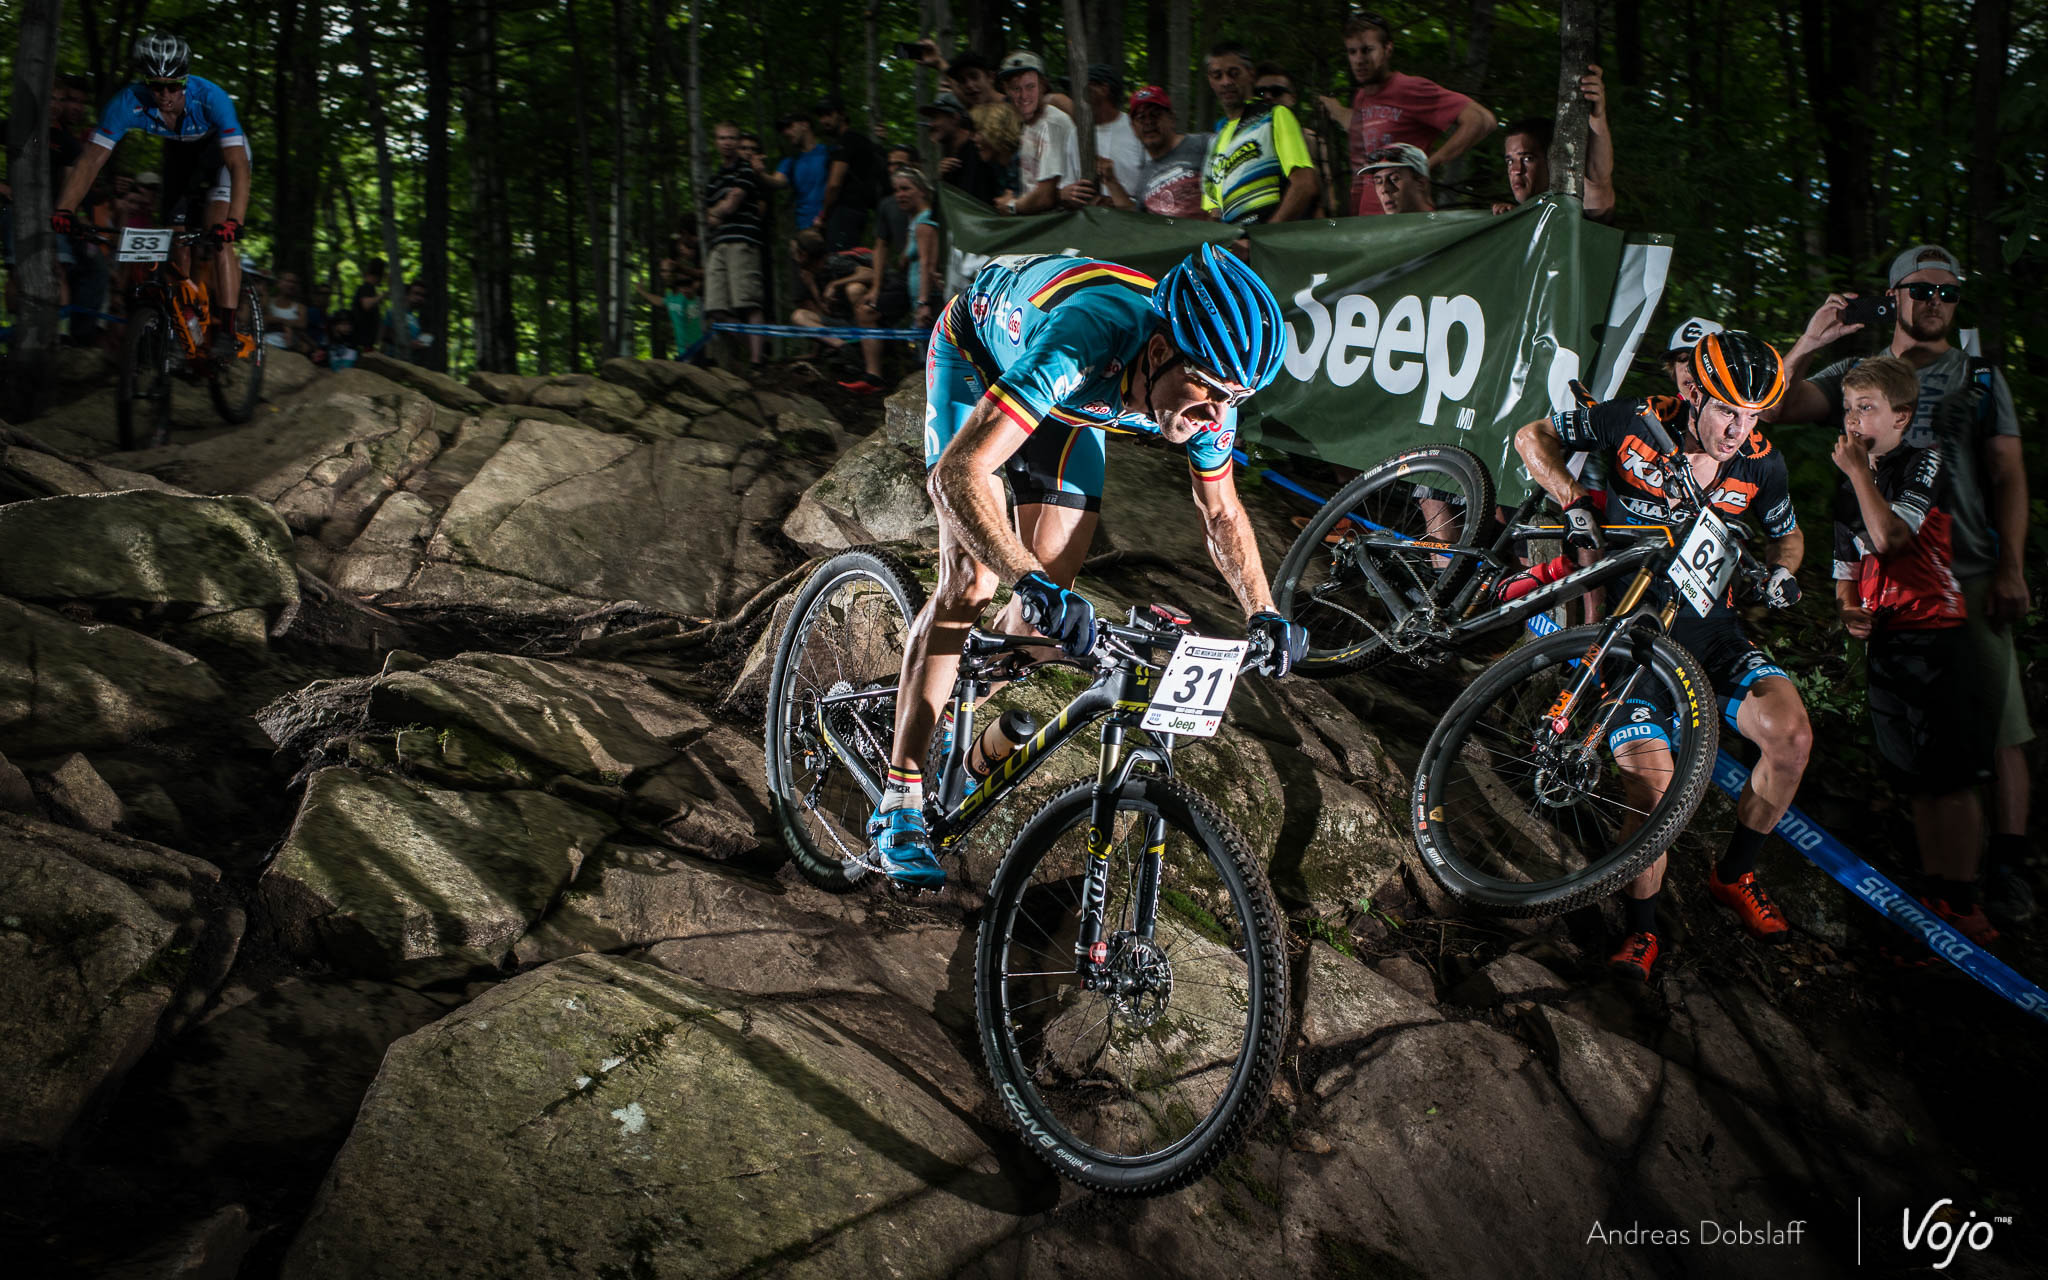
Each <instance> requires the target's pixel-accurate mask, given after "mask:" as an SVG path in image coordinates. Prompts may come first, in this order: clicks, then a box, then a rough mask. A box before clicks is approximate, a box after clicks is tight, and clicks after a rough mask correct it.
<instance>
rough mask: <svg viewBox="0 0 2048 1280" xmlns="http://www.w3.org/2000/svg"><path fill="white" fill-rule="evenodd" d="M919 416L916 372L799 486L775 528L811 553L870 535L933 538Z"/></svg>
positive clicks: (872, 538) (934, 520) (934, 521)
mask: <svg viewBox="0 0 2048 1280" xmlns="http://www.w3.org/2000/svg"><path fill="white" fill-rule="evenodd" d="M923 424H924V386H923V382H922V380H921V379H918V380H914V382H913V383H912V384H907V385H905V386H904V387H903V388H902V389H901V390H899V391H897V392H896V393H895V394H893V395H891V396H890V397H889V400H888V403H887V405H886V406H885V408H884V412H883V423H882V428H881V430H879V431H876V432H874V433H873V434H871V435H869V436H868V437H867V438H866V439H864V440H862V441H860V442H859V443H858V444H856V445H854V446H853V448H851V449H849V450H847V451H846V453H845V454H843V455H841V457H840V459H839V461H838V462H836V463H834V464H833V465H832V469H831V470H830V471H827V472H826V473H825V474H824V475H823V476H821V477H820V478H819V479H818V481H817V483H816V484H813V485H812V486H811V487H810V488H809V489H807V490H805V491H804V495H803V497H802V498H801V499H799V500H798V502H797V505H796V509H795V510H793V511H792V512H790V514H789V518H788V519H787V520H786V521H784V522H783V526H782V531H783V533H784V534H785V535H787V536H788V538H789V539H790V541H792V542H794V543H796V544H797V545H798V546H800V547H802V548H803V549H804V550H806V551H808V552H810V553H811V554H813V555H828V554H830V553H831V552H834V551H841V550H844V549H845V548H847V547H851V546H858V545H861V544H863V543H875V542H881V543H887V542H916V543H921V544H925V545H935V544H936V543H937V540H938V530H939V524H938V517H937V515H936V514H935V513H934V512H933V511H932V503H931V499H930V498H929V497H928V496H926V493H925V466H924V425H923Z"/></svg>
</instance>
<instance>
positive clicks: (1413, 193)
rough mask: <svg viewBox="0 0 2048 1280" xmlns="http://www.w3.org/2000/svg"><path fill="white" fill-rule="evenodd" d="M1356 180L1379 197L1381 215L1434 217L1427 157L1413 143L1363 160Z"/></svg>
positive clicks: (1382, 150)
mask: <svg viewBox="0 0 2048 1280" xmlns="http://www.w3.org/2000/svg"><path fill="white" fill-rule="evenodd" d="M1358 173H1359V176H1360V177H1362V178H1364V179H1365V180H1366V181H1367V182H1369V183H1371V184H1372V189H1373V190H1374V191H1375V192H1377V193H1378V195H1379V199H1380V212H1382V213H1435V212H1436V201H1435V200H1434V199H1432V198H1431V197H1430V191H1429V157H1428V156H1427V155H1425V154H1423V150H1422V148H1421V147H1418V146H1416V145H1415V144H1414V143H1412V142H1396V143H1393V144H1391V145H1389V146H1384V147H1381V148H1380V149H1379V150H1377V151H1375V152H1373V153H1372V154H1370V155H1368V156H1366V158H1365V163H1364V164H1362V165H1360V166H1358Z"/></svg>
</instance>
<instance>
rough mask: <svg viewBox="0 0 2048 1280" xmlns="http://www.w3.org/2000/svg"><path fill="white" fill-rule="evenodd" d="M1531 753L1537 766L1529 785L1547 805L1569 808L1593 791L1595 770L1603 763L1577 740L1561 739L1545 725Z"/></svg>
mask: <svg viewBox="0 0 2048 1280" xmlns="http://www.w3.org/2000/svg"><path fill="white" fill-rule="evenodd" d="M1530 755H1531V757H1532V763H1534V764H1535V766H1536V771H1535V774H1534V776H1533V777H1532V778H1531V780H1530V785H1531V787H1532V788H1533V789H1534V791H1535V793H1536V800H1537V802H1538V803H1539V804H1542V805H1543V806H1544V807H1546V808H1550V809H1569V808H1571V807H1572V806H1574V805H1576V804H1578V803H1580V802H1581V801H1582V800H1584V799H1585V798H1586V796H1587V795H1588V794H1589V793H1590V792H1591V791H1592V790H1593V781H1594V773H1595V771H1596V770H1597V769H1599V767H1600V765H1599V762H1598V760H1597V759H1595V758H1594V756H1593V755H1592V753H1590V752H1588V751H1585V750H1583V749H1581V747H1580V746H1579V744H1578V743H1577V742H1576V741H1571V742H1566V741H1558V740H1556V739H1555V738H1554V737H1553V734H1552V732H1551V729H1550V726H1549V725H1545V726H1544V727H1543V729H1542V730H1541V737H1540V738H1539V740H1538V741H1537V742H1536V744H1535V745H1534V748H1533V749H1532V750H1531V752H1530Z"/></svg>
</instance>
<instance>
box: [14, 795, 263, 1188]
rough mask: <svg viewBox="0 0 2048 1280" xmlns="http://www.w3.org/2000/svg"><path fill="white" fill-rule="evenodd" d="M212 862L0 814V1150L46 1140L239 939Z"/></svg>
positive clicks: (179, 1011) (93, 1098) (101, 1089)
mask: <svg viewBox="0 0 2048 1280" xmlns="http://www.w3.org/2000/svg"><path fill="white" fill-rule="evenodd" d="M219 887H220V872H219V870H218V869H216V868H215V867H213V866H211V865H209V864H207V863H204V862H201V861H200V860H199V859H197V858H192V857H187V856H186V855H184V854H182V853H176V852H173V851H172V850H169V849H163V848H159V847H157V846H155V845H150V844H144V843H143V842H141V841H137V840H123V839H121V838H119V837H113V836H102V835H94V834H89V833H86V832H81V831H73V830H71V829H69V828H65V827H57V826H52V825H50V824H48V823H44V822H37V821H35V820H33V819H30V818H22V817H16V816H14V815H11V814H5V813H0V1076H4V1077H5V1079H6V1080H7V1087H6V1088H5V1089H0V1147H6V1146H8V1145H11V1144H15V1143H22V1144H27V1145H30V1146H37V1147H53V1146H55V1145H57V1144H58V1143H59V1142H61V1141H62V1139H63V1138H64V1136H65V1135H66V1134H67V1133H68V1132H70V1130H71V1129H72V1128H73V1126H74V1125H75V1124H76V1123H77V1122H78V1121H79V1119H80V1118H81V1117H82V1116H83V1115H84V1114H85V1113H86V1112H87V1111H89V1110H90V1109H92V1108H93V1107H94V1106H95V1105H96V1104H98V1103H100V1102H102V1101H104V1100H105V1099H106V1097H107V1096H108V1095H109V1093H110V1092H111V1091H112V1090H113V1089H114V1088H115V1087H117V1086H118V1085H119V1083H120V1081H121V1078H122V1077H123V1076H125V1075H126V1074H127V1072H128V1069H129V1068H130V1067H132V1066H134V1065H135V1062H136V1060H137V1059H139V1058H140V1057H141V1056H142V1054H143V1053H144V1051H145V1050H147V1049H148V1048H149V1047H150V1045H151V1044H153V1043H154V1042H155V1040H156V1038H157V1035H158V1032H159V1029H160V1028H162V1027H163V1026H164V1025H165V1023H166V1018H167V1015H168V1016H169V1017H170V1018H171V1019H173V1020H175V1019H176V1018H179V1017H182V1016H185V1015H189V1014H190V1013H191V1012H192V1010H193V1008H194V1007H195V1005H196V1003H197V1000H198V999H203V997H204V995H205V993H206V991H207V990H210V988H211V986H212V984H213V983H214V982H217V981H219V979H220V977H221V975H222V974H224V973H225V972H226V970H227V966H228V963H229V961H230V960H231V959H232V958H233V955H234V950H235V946H236V943H237V941H238V940H239V938H240V927H241V922H240V913H239V912H238V911H235V910H233V909H231V908H230V907H228V906H227V905H226V903H225V897H224V895H222V894H221V893H220V891H219Z"/></svg>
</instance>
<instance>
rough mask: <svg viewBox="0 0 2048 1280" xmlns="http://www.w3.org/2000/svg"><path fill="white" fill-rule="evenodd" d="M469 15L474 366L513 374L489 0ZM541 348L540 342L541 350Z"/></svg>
mask: <svg viewBox="0 0 2048 1280" xmlns="http://www.w3.org/2000/svg"><path fill="white" fill-rule="evenodd" d="M470 20H471V27H470V48H469V56H470V57H471V58H472V59H473V61H472V63H471V65H470V69H469V75H468V76H467V77H466V79H465V81H464V85H463V95H462V115H463V123H464V125H465V127H466V129H465V131H466V134H467V142H468V146H469V193H470V197H469V198H470V236H471V244H470V249H471V254H472V261H473V262H474V264H475V266H474V268H473V269H472V271H471V274H470V287H471V289H472V290H474V291H475V294H476V307H475V316H476V367H477V368H479V369H482V370H485V371H486V372H489V373H517V372H518V371H519V347H518V342H517V340H516V338H515V337H514V333H515V330H514V327H513V320H512V317H513V311H514V308H513V305H512V212H511V209H510V208H509V207H508V202H507V196H506V190H505V168H504V157H503V155H502V154H501V153H500V149H499V137H498V12H497V6H496V3H495V0H476V5H475V8H474V9H473V10H472V11H471V13H470ZM537 256H538V257H540V258H542V259H543V260H545V259H546V258H547V257H548V255H547V254H545V253H542V254H539V255H537ZM543 296H545V295H543ZM444 314H445V313H444ZM443 327H446V326H445V322H444V325H443ZM545 347H546V344H542V348H543V350H545Z"/></svg>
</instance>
